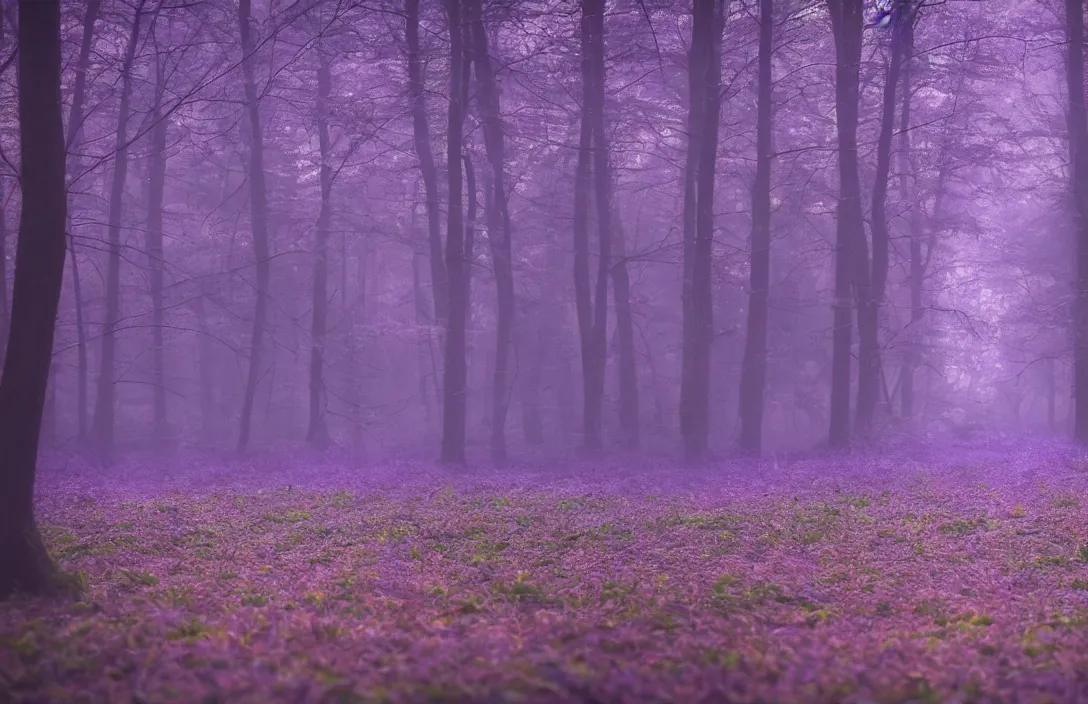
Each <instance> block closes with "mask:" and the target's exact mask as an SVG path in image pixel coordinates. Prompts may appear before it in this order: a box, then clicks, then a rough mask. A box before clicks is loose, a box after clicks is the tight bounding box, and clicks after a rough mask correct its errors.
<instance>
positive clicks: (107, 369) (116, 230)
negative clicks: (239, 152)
mask: <svg viewBox="0 0 1088 704" xmlns="http://www.w3.org/2000/svg"><path fill="white" fill-rule="evenodd" d="M145 4H146V0H139V2H137V3H136V7H135V11H134V14H133V16H132V28H131V30H130V32H129V37H128V45H127V48H126V49H125V58H124V63H123V64H122V66H121V104H120V106H119V107H118V108H117V133H116V141H115V147H114V162H113V178H112V180H111V184H110V204H109V222H108V224H107V231H108V233H109V242H108V245H107V246H108V252H109V255H108V258H107V260H106V314H105V315H106V321H105V331H104V332H103V334H102V354H101V357H100V358H99V369H98V384H97V387H96V389H95V400H94V423H93V427H92V434H93V436H94V445H95V449H96V450H97V451H98V453H99V456H100V457H101V458H102V459H104V460H106V461H109V460H110V459H111V458H112V456H113V444H114V416H115V413H116V411H117V402H116V395H117V387H116V384H115V380H114V371H115V369H114V368H115V366H116V355H117V326H118V324H119V323H120V321H121V218H122V216H123V214H124V210H123V209H124V198H125V179H126V178H127V176H128V152H129V134H128V119H129V114H130V113H131V101H132V64H133V62H134V61H135V59H136V49H137V47H138V45H139V41H140V20H141V19H142V18H143V13H144V5H145Z"/></svg>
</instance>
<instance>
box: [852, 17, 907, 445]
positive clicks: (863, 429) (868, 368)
mask: <svg viewBox="0 0 1088 704" xmlns="http://www.w3.org/2000/svg"><path fill="white" fill-rule="evenodd" d="M897 3H898V4H897V6H896V8H895V10H896V12H895V15H894V18H895V19H894V21H893V24H892V30H891V31H892V36H891V47H890V51H889V57H888V68H887V71H886V73H885V77H884V92H883V96H882V99H881V110H880V134H879V136H878V138H877V145H876V175H875V176H874V177H873V199H872V218H871V223H872V225H871V229H872V234H873V261H872V268H871V271H870V273H869V281H870V283H871V286H872V288H871V289H870V291H869V295H868V296H867V298H866V300H865V301H864V305H865V306H867V308H863V307H862V304H863V301H862V300H860V299H859V301H858V333H859V334H860V336H861V341H862V350H861V353H860V354H859V367H858V400H857V410H856V414H855V422H854V425H855V429H856V431H857V432H858V433H859V434H861V435H865V434H867V433H868V432H869V431H870V430H871V429H872V424H873V418H874V416H875V413H876V406H877V400H878V398H879V395H880V387H881V360H880V339H879V332H880V306H881V305H882V304H883V302H884V295H885V291H886V289H887V283H888V251H889V246H890V243H891V238H890V236H889V234H888V213H887V206H888V203H887V200H888V182H889V181H890V180H891V164H892V137H893V133H894V130H895V91H896V88H898V86H899V80H900V75H901V69H902V65H903V45H904V43H905V39H906V36H907V33H908V32H909V31H910V29H909V28H910V26H911V25H912V24H913V22H914V11H913V4H914V0H897ZM865 264H867V262H866V263H865ZM860 294H861V291H860V289H859V295H860Z"/></svg>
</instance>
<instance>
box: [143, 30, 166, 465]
mask: <svg viewBox="0 0 1088 704" xmlns="http://www.w3.org/2000/svg"><path fill="white" fill-rule="evenodd" d="M164 63H165V62H164V61H163V60H162V56H161V52H158V51H157V52H156V53H155V64H154V68H153V70H154V71H155V88H154V90H155V93H154V98H153V102H152V104H151V144H150V145H149V150H150V160H151V163H150V166H149V174H148V197H147V235H146V247H147V260H148V261H147V265H148V269H149V270H150V272H151V276H150V278H151V287H150V288H151V367H152V383H153V384H154V388H153V391H152V393H153V400H152V409H153V410H152V414H153V420H152V422H153V423H154V435H155V438H156V440H157V441H158V442H159V443H160V445H161V444H162V443H163V442H165V440H166V434H167V426H166V422H167V418H166V360H165V357H166V345H165V341H164V339H163V338H164V333H165V324H166V316H165V312H166V309H165V306H164V303H163V286H164V284H165V278H166V260H165V259H164V252H163V229H162V211H163V199H164V197H165V194H166V136H167V135H166V130H167V120H166V119H165V118H164V116H163V114H162V109H163V100H164V98H165V95H166V66H165V65H164Z"/></svg>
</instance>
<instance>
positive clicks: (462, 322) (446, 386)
mask: <svg viewBox="0 0 1088 704" xmlns="http://www.w3.org/2000/svg"><path fill="white" fill-rule="evenodd" d="M461 15H462V12H461V0H446V16H447V18H448V20H449V28H450V95H449V110H448V117H449V120H448V133H447V135H446V164H447V177H448V181H449V191H450V194H449V210H448V212H447V217H446V271H447V272H448V276H449V300H450V312H449V313H450V314H449V320H448V321H447V324H446V352H445V357H446V359H445V366H444V367H443V376H442V453H441V455H440V459H441V460H442V461H443V462H447V463H451V464H464V462H465V421H466V418H465V409H466V405H467V396H468V369H467V365H466V361H465V336H466V327H467V323H468V287H467V286H466V283H465V281H466V273H465V268H466V267H465V224H464V213H463V212H462V208H463V204H462V197H463V192H462V173H461V150H462V147H463V143H464V138H463V136H462V132H463V128H464V89H463V83H464V74H463V72H462V62H463V61H464V60H465V57H464V55H463V52H464V48H463V45H464V35H465V34H467V33H466V32H465V31H464V26H463V22H462V18H461Z"/></svg>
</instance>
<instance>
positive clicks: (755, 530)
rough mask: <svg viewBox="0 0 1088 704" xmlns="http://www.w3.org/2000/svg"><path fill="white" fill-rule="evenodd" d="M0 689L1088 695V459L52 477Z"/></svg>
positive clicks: (223, 694) (148, 471)
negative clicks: (48, 587)
mask: <svg viewBox="0 0 1088 704" xmlns="http://www.w3.org/2000/svg"><path fill="white" fill-rule="evenodd" d="M39 494H40V502H39V506H40V507H39V515H40V522H41V524H42V530H43V534H44V536H45V539H46V542H47V544H48V545H49V547H50V549H51V551H52V553H53V555H54V557H55V558H56V560H57V561H58V564H59V565H60V566H61V567H62V568H63V569H64V570H66V571H69V572H71V573H74V574H75V575H76V578H77V579H79V580H81V581H82V582H83V583H84V585H85V593H84V595H83V597H82V598H81V599H79V600H75V601H58V602H43V601H26V600H17V601H14V602H11V603H8V604H2V605H0V702H7V701H13V702H66V701H88V702H91V701H93V702H99V701H101V702H159V701H179V702H255V703H256V702H281V701H282V702H379V701H383V702H384V701H406V702H407V701H410V702H425V701H436V702H437V701H484V702H519V701H570V702H579V701H581V702H640V703H641V702H696V701H708V702H709V701H713V702H725V701H731V702H732V701H735V702H783V703H785V702H859V703H860V702H907V701H915V702H969V701H980V702H981V701H995V702H997V701H1000V702H1010V703H1011V702H1070V703H1072V702H1088V461H1085V460H1084V459H1078V458H1077V456H1076V453H1075V452H1074V451H1072V450H1069V449H1068V448H1053V447H1045V446H1031V447H1028V446H1012V445H1010V446H1005V447H991V448H985V447H983V448H979V449H975V450H966V449H960V450H956V451H944V452H941V451H934V452H931V453H929V454H928V455H927V456H920V457H919V458H916V459H913V460H907V459H893V458H871V457H868V458H867V457H859V456H852V457H848V458H844V459H841V460H825V461H822V462H803V463H797V464H794V465H789V466H775V465H774V464H773V463H765V464H761V465H752V464H748V465H743V464H737V465H735V466H733V465H729V464H723V465H722V466H720V467H718V468H716V469H713V470H700V471H697V472H682V471H678V470H675V469H668V468H648V467H647V468H641V469H626V470H624V469H608V468H597V470H596V471H593V472H590V471H586V469H585V468H567V469H565V470H562V471H558V472H547V471H541V470H518V471H510V472H507V473H497V472H493V471H480V472H465V473H461V474H454V473H449V472H445V471H443V470H440V469H435V468H430V469H427V468H413V467H407V466H404V467H389V468H385V469H383V470H366V471H363V470H350V469H347V468H343V467H339V468H337V467H331V466H325V467H317V466H311V467H310V468H308V469H307V470H305V471H302V470H292V469H291V467H290V466H288V465H286V464H285V465H284V466H278V467H264V468H262V467H256V466H248V467H245V466H241V465H239V466H236V467H233V468H226V467H222V466H221V467H217V468H205V469H200V468H192V469H189V470H187V471H182V470H181V469H180V468H178V467H173V466H170V467H167V466H160V467H155V466H143V467H136V466H126V467H121V468H118V469H115V470H111V471H110V472H105V473H101V472H96V471H93V470H90V469H85V470H74V469H68V470H64V471H56V472H52V473H51V472H48V471H47V472H45V474H44V476H43V477H42V479H41V481H40V485H39Z"/></svg>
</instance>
